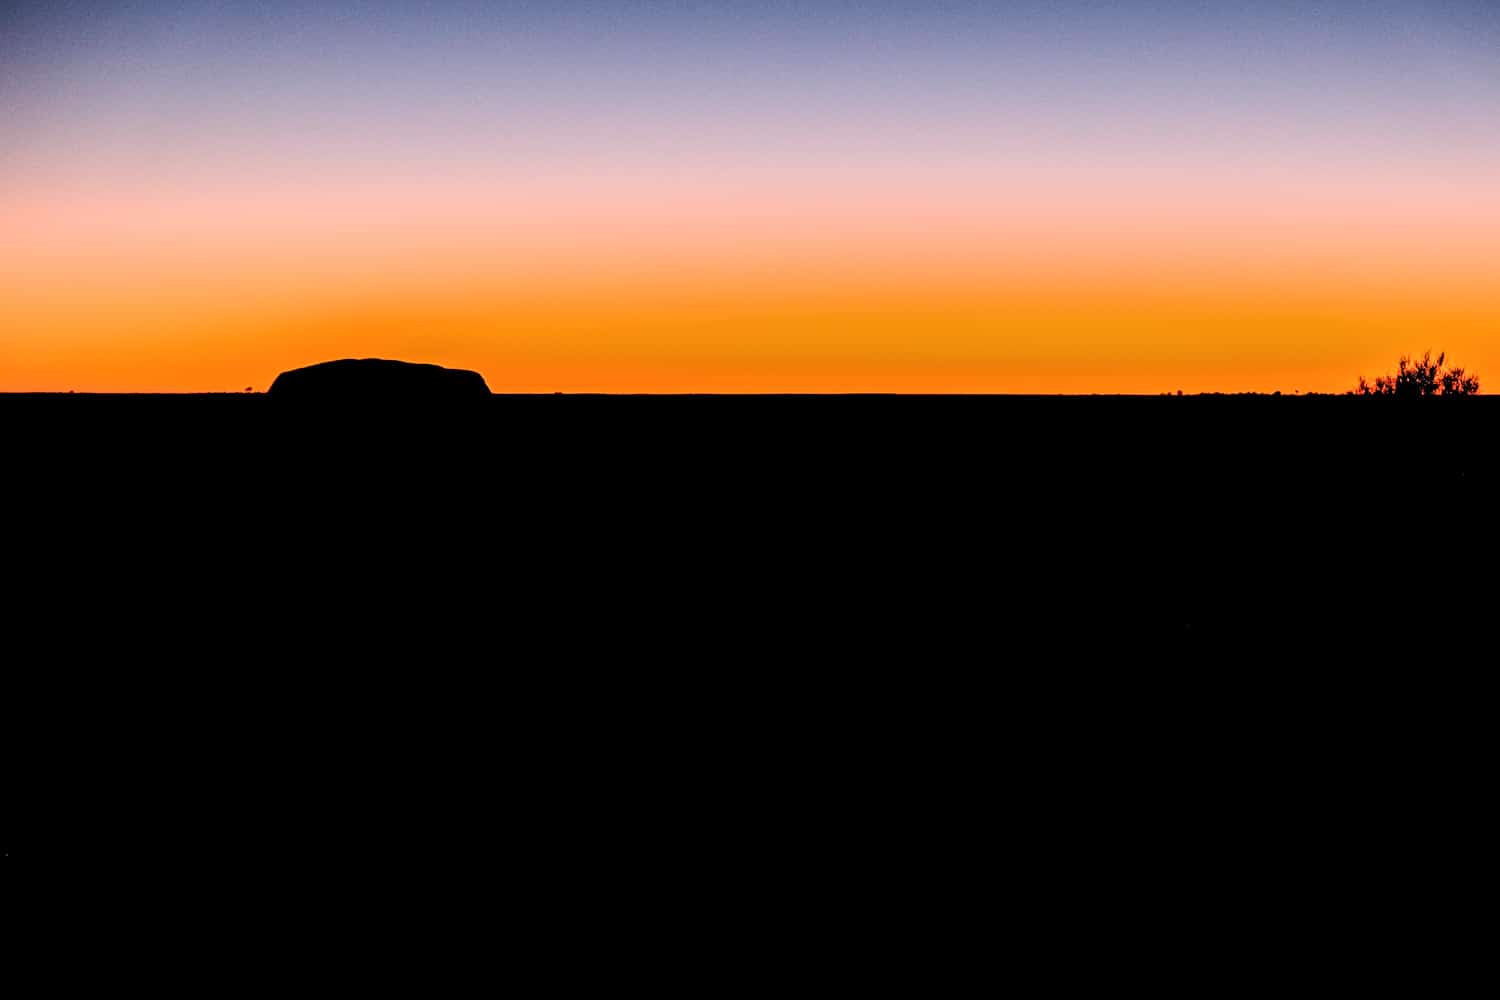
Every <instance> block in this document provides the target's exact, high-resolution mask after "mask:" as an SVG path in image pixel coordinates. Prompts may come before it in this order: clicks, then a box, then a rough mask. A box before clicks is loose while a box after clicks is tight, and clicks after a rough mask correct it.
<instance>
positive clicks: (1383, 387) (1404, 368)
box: [1354, 351, 1479, 399]
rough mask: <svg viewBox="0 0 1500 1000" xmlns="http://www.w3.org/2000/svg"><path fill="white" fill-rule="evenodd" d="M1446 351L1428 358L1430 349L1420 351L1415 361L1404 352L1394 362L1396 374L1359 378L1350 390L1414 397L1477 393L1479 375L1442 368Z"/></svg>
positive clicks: (1445, 358) (1361, 393)
mask: <svg viewBox="0 0 1500 1000" xmlns="http://www.w3.org/2000/svg"><path fill="white" fill-rule="evenodd" d="M1447 357H1448V355H1447V354H1446V353H1444V354H1439V355H1438V356H1437V360H1436V361H1434V360H1432V352H1431V351H1424V352H1423V353H1422V357H1421V358H1420V359H1418V360H1415V361H1414V360H1412V359H1411V358H1409V357H1407V356H1406V355H1404V354H1403V355H1402V356H1401V360H1400V361H1398V362H1397V363H1396V374H1394V375H1378V376H1376V378H1375V381H1374V382H1373V383H1371V382H1369V381H1366V379H1365V377H1364V376H1363V375H1361V376H1360V377H1359V385H1358V386H1357V387H1356V388H1355V389H1354V394H1355V395H1358V396H1395V397H1397V398H1404V399H1415V398H1416V397H1418V396H1474V395H1478V393H1479V376H1478V375H1468V374H1465V372H1464V370H1463V369H1462V368H1444V367H1443V363H1444V362H1445V361H1446V360H1447Z"/></svg>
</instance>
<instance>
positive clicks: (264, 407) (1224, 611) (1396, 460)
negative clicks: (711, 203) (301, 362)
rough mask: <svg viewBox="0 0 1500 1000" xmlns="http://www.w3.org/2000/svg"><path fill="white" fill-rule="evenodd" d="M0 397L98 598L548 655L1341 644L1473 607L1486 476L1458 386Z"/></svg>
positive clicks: (68, 585)
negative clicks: (1408, 393)
mask: <svg viewBox="0 0 1500 1000" xmlns="http://www.w3.org/2000/svg"><path fill="white" fill-rule="evenodd" d="M0 419H3V420H4V424H5V426H6V427H8V428H10V429H11V431H12V439H13V440H16V439H19V443H20V448H19V451H20V457H19V466H18V467H17V466H16V465H15V464H14V463H15V462H16V460H15V459H14V458H13V468H16V469H17V471H18V472H19V473H20V474H19V475H17V476H15V477H14V478H13V480H12V486H11V495H12V498H13V499H16V500H19V502H20V504H21V506H22V508H23V509H26V510H28V511H29V517H30V519H31V520H30V521H29V522H27V523H29V524H31V525H32V528H31V529H30V530H28V531H26V532H25V533H24V535H25V537H24V539H23V541H24V544H25V546H26V548H27V549H28V550H33V552H34V555H35V556H36V557H37V558H38V561H39V563H40V565H39V566H36V567H34V568H35V569H36V570H37V571H38V572H42V573H55V574H58V575H59V578H60V581H59V582H60V585H61V586H63V587H64V591H63V593H68V594H71V595H72V597H73V598H74V599H77V598H81V597H82V596H84V595H83V593H82V592H83V591H89V592H93V591H96V590H97V593H95V594H94V595H93V596H94V597H96V598H97V599H98V600H99V601H101V602H104V603H106V604H111V605H112V604H114V603H115V602H118V601H121V600H129V599H132V598H138V597H142V596H143V590H144V589H150V588H156V587H160V588H164V589H163V590H161V591H160V592H159V596H160V597H161V602H160V603H159V604H158V605H157V607H158V609H159V613H161V614H163V615H173V614H177V615H178V616H179V617H181V618H183V619H186V620H184V621H182V622H181V624H182V625H183V626H184V627H192V626H197V625H200V624H201V625H203V626H204V627H205V629H204V634H203V635H202V636H195V637H194V640H193V642H194V644H195V645H196V644H198V643H200V642H204V641H207V643H208V645H206V646H197V648H200V649H212V650H215V651H216V652H217V653H222V654H230V653H232V651H233V649H234V648H236V647H237V646H239V645H240V644H244V643H253V642H255V641H256V637H257V636H258V635H265V634H267V632H268V630H269V629H270V628H272V627H274V626H278V625H286V624H288V623H290V622H292V621H295V620H298V619H299V618H301V617H303V616H307V617H308V618H309V620H311V621H312V622H316V623H318V624H320V625H330V626H331V625H333V624H334V623H335V622H338V623H341V624H340V625H339V629H338V630H339V631H347V632H352V633H356V634H358V633H359V623H361V622H364V621H370V622H372V623H373V622H378V623H379V625H380V627H381V628H382V629H389V630H398V629H400V628H401V627H402V625H403V624H410V625H413V626H415V625H417V624H418V623H421V626H422V627H421V631H423V632H425V633H426V634H427V636H428V639H429V640H432V641H442V640H447V639H453V640H455V641H456V642H457V641H459V640H462V643H463V644H467V643H469V642H471V641H477V642H478V643H479V647H478V648H481V649H484V648H487V649H491V650H501V649H506V650H513V649H514V648H515V647H516V645H517V643H518V641H520V640H522V639H524V640H526V641H528V642H529V641H531V640H536V641H538V642H541V643H543V644H544V646H545V647H546V648H547V649H548V650H550V652H551V654H553V655H560V654H561V653H562V652H563V651H565V650H568V649H571V648H575V647H578V648H580V649H581V648H585V647H587V648H593V647H596V646H599V647H606V648H609V649H612V650H616V651H620V650H626V649H630V650H635V651H637V652H639V653H640V654H641V655H645V656H650V657H652V658H668V657H672V656H678V655H680V656H687V657H692V658H699V657H704V656H713V655H717V653H719V652H722V653H724V654H726V655H727V654H729V653H731V652H733V653H736V654H739V653H745V652H748V651H750V650H759V651H761V652H763V653H768V654H769V653H770V652H771V651H776V655H777V656H778V657H779V656H785V655H791V654H792V653H794V652H795V653H796V654H798V655H811V656H819V655H827V656H832V655H846V654H848V653H849V652H850V651H852V650H854V649H858V648H871V649H874V648H878V649H880V650H881V651H882V652H883V653H885V654H889V655H906V656H921V657H924V658H927V657H933V658H938V657H942V656H943V655H945V654H951V655H959V654H961V655H963V656H965V657H979V658H983V657H986V656H1008V655H1012V654H1014V653H1015V652H1016V651H1018V650H1020V649H1022V648H1037V647H1040V648H1043V649H1046V650H1048V651H1050V654H1054V655H1058V654H1063V653H1066V651H1067V650H1068V649H1069V648H1070V647H1072V646H1073V645H1075V644H1078V643H1088V644H1091V645H1092V644H1095V643H1099V644H1102V645H1103V646H1104V647H1106V648H1108V647H1111V646H1113V645H1115V644H1116V642H1117V641H1118V642H1119V643H1126V642H1128V641H1133V640H1142V641H1144V642H1146V643H1147V644H1148V648H1152V647H1153V646H1154V648H1158V649H1160V650H1181V651H1189V650H1190V651H1193V652H1194V653H1196V654H1198V655H1203V656H1210V657H1213V656H1223V655H1227V654H1229V653H1231V652H1233V651H1234V650H1236V649H1240V648H1243V645H1244V644H1245V643H1252V644H1254V643H1257V642H1258V641H1259V640H1261V639H1263V638H1266V637H1268V636H1271V635H1281V634H1283V633H1289V632H1291V631H1292V630H1294V629H1296V630H1311V631H1313V632H1316V633H1318V634H1319V635H1320V637H1321V638H1323V639H1326V640H1331V641H1332V642H1333V643H1334V645H1335V646H1336V647H1338V648H1341V649H1343V650H1344V651H1345V652H1349V653H1352V652H1354V651H1356V650H1359V649H1361V648H1364V647H1365V646H1366V644H1368V643H1373V642H1375V641H1376V640H1377V636H1378V633H1379V632H1380V631H1381V630H1387V629H1393V628H1396V627H1398V624H1399V621H1400V620H1405V619H1410V620H1423V621H1427V622H1429V623H1433V624H1438V623H1441V624H1440V627H1442V628H1444V629H1446V630H1450V631H1451V632H1453V633H1455V634H1462V633H1463V632H1466V631H1472V632H1475V633H1478V632H1482V631H1483V630H1484V629H1483V625H1484V623H1483V622H1482V621H1481V620H1477V619H1474V618H1468V617H1465V615H1466V614H1467V612H1468V611H1469V609H1470V606H1471V604H1472V603H1473V599H1474V598H1476V596H1478V595H1477V591H1476V588H1479V587H1481V586H1482V585H1481V584H1479V583H1478V582H1475V583H1472V584H1471V583H1470V582H1469V580H1468V575H1469V572H1470V571H1477V570H1480V569H1482V568H1483V566H1484V562H1483V558H1484V556H1483V544H1484V540H1485V535H1486V534H1487V531H1488V529H1489V528H1490V526H1491V523H1492V521H1493V518H1494V516H1495V507H1494V506H1493V502H1494V500H1495V497H1496V486H1497V483H1500V479H1497V476H1500V466H1497V461H1496V458H1497V450H1496V446H1497V442H1500V434H1497V432H1500V401H1495V400H1490V399H1485V398H1479V399H1472V400H1451V401H1449V400H1432V401H1430V402H1429V403H1427V404H1425V405H1415V406H1412V405H1400V404H1397V405H1392V404H1390V403H1389V402H1388V401H1385V400H1368V399H1357V398H1347V397H1331V398H1330V397H1319V398H1284V397H1283V398H1276V397H1198V398H1192V397H1189V398H1176V397H1172V398H1149V397H1148V398H1110V397H1081V398H1058V397H1042V398H1027V397H713V396H707V397H588V396H539V397H537V396H530V397H527V396H520V397H518V396H497V397H495V398H493V399H492V400H489V401H486V403H485V404H483V405H481V406H477V407H468V408H459V409H453V410H449V411H443V412H437V413H434V412H431V411H425V412H423V413H420V414H416V413H402V412H399V411H393V410H379V411H377V410H371V409H370V408H363V409H348V410H338V411H334V412H328V411H320V410H316V409H310V408H307V407H292V406H282V405H278V404H277V403H276V402H275V401H273V400H270V399H267V398H266V397H262V396H200V397H194V396H181V397H149V396H148V397H106V396H10V397H0ZM125 580H129V581H130V582H129V585H128V586H123V584H124V581H125ZM122 591H124V592H122ZM168 594H176V595H177V597H178V598H179V599H181V600H183V601H187V602H188V603H189V605H196V604H198V603H199V602H200V601H203V602H207V603H209V604H210V605H211V606H208V607H199V608H196V611H197V612H201V613H202V614H205V615H206V616H207V617H206V618H205V617H201V616H200V614H198V613H195V614H193V615H191V616H189V615H186V614H185V613H184V612H185V610H186V608H185V606H179V605H176V604H174V603H173V602H172V601H169V600H167V599H166V595H168ZM211 594H222V595H225V596H228V595H231V594H232V595H234V600H233V601H228V602H225V604H223V605H220V606H212V605H213V604H216V603H217V602H213V601H209V600H208V599H209V597H210V595H211ZM1479 603H1480V604H1481V605H1483V606H1485V607H1486V609H1487V608H1488V607H1489V606H1491V605H1490V603H1489V599H1488V596H1487V595H1486V596H1485V597H1484V599H1483V600H1482V601H1480V602H1479ZM174 608H179V609H180V610H178V611H174V610H173V609H174ZM241 615H246V616H248V619H249V620H246V621H243V622H239V623H238V624H237V623H236V620H237V619H238V618H239V616H241ZM220 616H223V618H222V620H220ZM1393 616H1396V617H1393ZM251 621H254V622H255V623H256V624H254V625H251V624H250V622H251ZM138 624H141V625H144V623H143V622H142V623H138ZM336 641H339V642H342V641H345V637H340V638H338V639H337V640H336ZM1121 648H1123V646H1122V647H1121ZM1265 651H1266V652H1278V653H1280V652H1287V653H1290V652H1291V651H1290V650H1277V649H1276V648H1275V647H1272V648H1271V649H1268V650H1265Z"/></svg>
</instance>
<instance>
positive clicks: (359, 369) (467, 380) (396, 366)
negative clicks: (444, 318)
mask: <svg viewBox="0 0 1500 1000" xmlns="http://www.w3.org/2000/svg"><path fill="white" fill-rule="evenodd" d="M270 395H271V397H272V398H275V399H282V400H290V401H295V402H307V403H393V404H408V403H418V404H443V403H462V402H470V401H474V400H479V399H487V398H488V397H489V395H490V387H489V385H487V384H486V383H485V381H484V376H483V375H480V374H479V373H478V372H471V371H465V370H463V369H460V368H443V367H441V366H439V365H424V364H413V363H411V362H408V361H388V360H385V359H383V358H345V359H343V360H340V361H325V362H323V363H322V364H316V365H310V366H308V367H306V368H296V369H293V370H292V371H287V372H282V373H281V374H280V375H278V376H276V381H275V382H273V383H272V384H271V390H270Z"/></svg>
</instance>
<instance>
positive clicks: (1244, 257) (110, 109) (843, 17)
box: [0, 0, 1500, 393]
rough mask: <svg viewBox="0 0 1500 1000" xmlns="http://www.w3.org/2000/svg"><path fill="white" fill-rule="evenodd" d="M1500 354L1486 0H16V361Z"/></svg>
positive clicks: (577, 373)
mask: <svg viewBox="0 0 1500 1000" xmlns="http://www.w3.org/2000/svg"><path fill="white" fill-rule="evenodd" d="M1427 348H1431V349H1433V350H1434V352H1436V351H1438V350H1446V351H1447V352H1448V355H1449V357H1450V359H1451V360H1453V361H1456V362H1457V363H1459V364H1463V365H1466V366H1467V367H1468V368H1470V370H1475V371H1478V372H1479V373H1480V375H1481V377H1482V378H1483V377H1484V376H1485V375H1487V374H1490V373H1493V378H1494V379H1496V380H1497V381H1500V4H1495V3H1494V2H1493V0H1463V2H1459V0H1429V2H1419V0H1321V2H1312V0H1298V2H1292V0H1246V2H1235V0H1196V2H1195V0H1174V2H1165V0H1114V2H1103V0H1071V2H1070V0H1050V2H1043V0H1016V2H989V3H984V2H979V0H913V2H895V0H872V2H855V0H824V2H811V0H807V2H796V0H754V2H749V0H747V2H738V0H696V2H695V0H635V2H627V0H613V2H606V0H592V2H584V0H545V2H543V0H535V2H530V0H528V2H504V0H494V2H488V3H481V2H477V0H474V2H470V0H451V2H443V0H428V2H420V0H405V2H395V0H367V2H361V3H351V2H339V0H322V2H316V3H313V2H296V0H261V2H248V0H217V2H210V0H160V2H115V3H107V4H106V3H78V2H70V0H47V2H37V3H27V2H15V0H12V2H10V3H7V4H3V5H0V391H68V390H76V391H80V392H82V391H126V392H130V391H166V392H179V391H236V390H242V389H244V388H246V387H253V388H256V389H264V388H266V387H267V386H268V385H269V384H270V382H271V380H272V379H273V378H274V377H275V375H276V374H277V373H278V372H280V371H283V370H285V369H288V368H293V367H297V366H300V365H305V364H311V363H315V362H318V361H324V360H329V359H332V358H338V357H349V356H354V357H394V358H402V359H405V360H410V361H426V362H435V363H438V364H446V365H452V366H457V367H464V368H472V369H477V370H479V371H481V372H482V373H483V374H484V375H485V377H486V379H487V380H488V382H489V384H490V386H491V387H492V388H493V389H495V390H496V391H498V392H505V391H513V392H553V391H562V392H592V391H605V392H1063V393H1073V392H1084V393H1092V392H1101V393H1112V392H1127V393H1156V392H1172V391H1176V390H1183V391H1185V392H1202V391H1223V392H1239V391H1265V392H1270V391H1278V390H1279V391H1282V392H1288V393H1290V392H1294V391H1301V392H1309V391H1320V392H1334V391H1343V390H1345V389H1348V388H1350V387H1352V385H1353V384H1354V382H1355V381H1356V379H1357V377H1358V376H1359V375H1361V374H1367V375H1373V374H1377V373H1379V372H1382V371H1385V370H1388V369H1390V368H1392V367H1394V363H1395V360H1396V358H1397V356H1398V355H1400V354H1402V353H1413V352H1417V353H1419V352H1421V351H1422V350H1424V349H1427Z"/></svg>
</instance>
